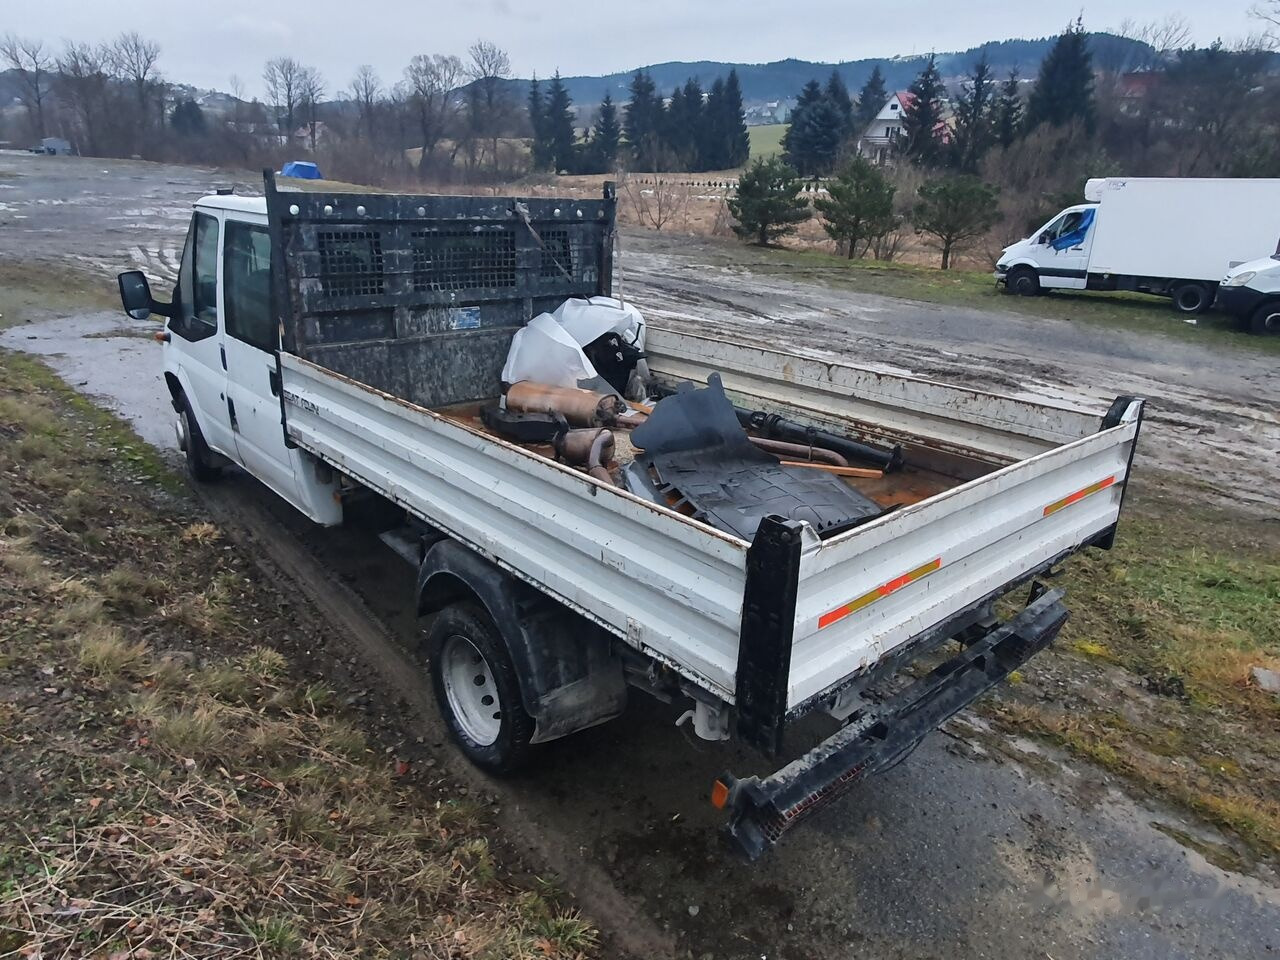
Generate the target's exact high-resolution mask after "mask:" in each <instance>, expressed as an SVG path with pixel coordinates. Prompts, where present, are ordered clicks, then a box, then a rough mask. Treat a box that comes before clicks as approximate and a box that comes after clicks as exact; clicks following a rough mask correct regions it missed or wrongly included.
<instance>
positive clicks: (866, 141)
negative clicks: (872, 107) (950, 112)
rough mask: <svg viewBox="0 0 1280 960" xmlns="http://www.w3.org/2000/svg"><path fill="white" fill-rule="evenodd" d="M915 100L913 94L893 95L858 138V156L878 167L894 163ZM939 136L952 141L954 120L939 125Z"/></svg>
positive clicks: (898, 92)
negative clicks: (907, 114) (908, 110)
mask: <svg viewBox="0 0 1280 960" xmlns="http://www.w3.org/2000/svg"><path fill="white" fill-rule="evenodd" d="M915 99H916V96H915V94H914V93H912V92H911V91H910V90H898V91H897V92H895V93H893V94H890V96H889V99H888V100H886V101H885V104H884V106H883V107H881V108H880V112H879V113H877V114H876V118H875V119H874V120H872V121H871V123H870V124H869V125H868V126H867V129H866V130H864V131H863V132H862V135H861V136H859V137H858V153H860V154H861V155H862V156H864V157H866V158H867V159H868V160H870V161H871V162H872V163H874V164H877V165H878V166H884V165H885V164H888V163H892V162H893V154H894V148H895V146H896V145H897V143H898V140H899V139H900V138H901V137H902V115H903V113H904V112H905V111H906V110H907V109H908V108H909V107H910V106H911V104H913V103H914V102H915ZM938 132H939V134H940V135H941V137H942V139H943V140H944V141H949V140H950V139H951V118H950V117H947V118H946V119H944V120H943V121H942V122H941V123H939V124H938Z"/></svg>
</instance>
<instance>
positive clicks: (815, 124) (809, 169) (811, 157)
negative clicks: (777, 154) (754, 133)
mask: <svg viewBox="0 0 1280 960" xmlns="http://www.w3.org/2000/svg"><path fill="white" fill-rule="evenodd" d="M840 130H841V117H840V114H839V113H838V112H837V110H836V107H835V106H834V105H833V104H832V103H831V101H830V99H828V98H827V96H826V93H825V92H824V91H823V89H822V86H821V85H820V84H819V83H818V81H816V80H810V81H809V82H808V83H806V84H805V85H804V89H803V90H801V91H800V95H799V96H798V97H797V98H796V106H795V109H794V110H792V111H791V124H790V126H788V127H787V132H786V134H785V135H784V136H783V138H782V151H783V159H784V160H785V161H786V163H787V164H789V165H790V166H791V167H792V169H794V170H795V171H796V172H798V173H799V174H800V175H801V176H806V177H809V176H822V175H823V174H827V173H830V172H831V168H832V167H833V166H835V160H836V155H837V154H838V153H839V150H840V144H841V136H840Z"/></svg>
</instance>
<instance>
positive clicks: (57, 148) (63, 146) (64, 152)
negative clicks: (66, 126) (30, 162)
mask: <svg viewBox="0 0 1280 960" xmlns="http://www.w3.org/2000/svg"><path fill="white" fill-rule="evenodd" d="M32 152H33V153H43V154H47V155H48V156H51V157H69V156H71V154H72V152H73V151H72V149H71V141H70V140H64V139H62V137H45V138H44V139H43V140H41V141H40V146H38V147H36V148H35V150H33V151H32Z"/></svg>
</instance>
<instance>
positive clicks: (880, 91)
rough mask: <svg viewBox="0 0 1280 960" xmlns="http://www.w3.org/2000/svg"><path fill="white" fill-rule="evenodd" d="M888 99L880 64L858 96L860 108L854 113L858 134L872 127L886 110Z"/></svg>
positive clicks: (874, 69) (876, 66)
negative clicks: (875, 120) (873, 122)
mask: <svg viewBox="0 0 1280 960" xmlns="http://www.w3.org/2000/svg"><path fill="white" fill-rule="evenodd" d="M888 99H889V94H888V92H887V91H886V90H885V88H884V74H882V73H881V72H880V64H876V65H875V66H874V67H873V68H872V69H871V76H869V77H867V82H866V83H864V84H863V85H862V90H861V92H860V93H859V94H858V108H857V110H856V111H854V122H855V124H856V127H857V130H856V133H857V134H862V133H864V132H865V131H866V129H867V127H869V126H871V121H872V120H874V119H875V118H876V114H878V113H879V112H880V111H881V110H882V109H884V105H885V102H886V101H888Z"/></svg>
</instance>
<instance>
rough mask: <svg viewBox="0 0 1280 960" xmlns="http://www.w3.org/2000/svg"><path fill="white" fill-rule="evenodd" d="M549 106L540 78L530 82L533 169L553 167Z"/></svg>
mask: <svg viewBox="0 0 1280 960" xmlns="http://www.w3.org/2000/svg"><path fill="white" fill-rule="evenodd" d="M546 116H547V106H546V98H545V97H544V96H543V94H542V86H541V85H540V84H539V83H538V78H537V77H534V78H533V79H532V80H530V81H529V126H531V127H532V128H533V158H532V159H533V168H534V169H535V170H543V169H546V168H547V167H549V166H550V165H551V147H550V144H549V143H548V142H547V120H546Z"/></svg>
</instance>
